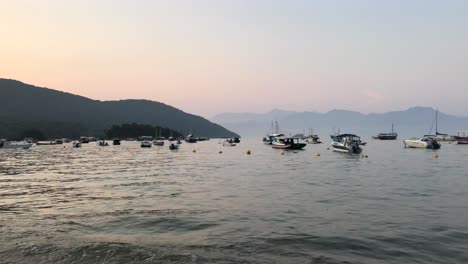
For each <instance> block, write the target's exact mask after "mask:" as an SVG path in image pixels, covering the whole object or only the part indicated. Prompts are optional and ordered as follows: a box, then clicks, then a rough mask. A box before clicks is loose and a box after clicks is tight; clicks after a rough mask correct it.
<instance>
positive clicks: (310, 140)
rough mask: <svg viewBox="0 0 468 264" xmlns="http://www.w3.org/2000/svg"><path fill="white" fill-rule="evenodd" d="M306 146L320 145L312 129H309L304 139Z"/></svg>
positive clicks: (320, 142)
mask: <svg viewBox="0 0 468 264" xmlns="http://www.w3.org/2000/svg"><path fill="white" fill-rule="evenodd" d="M304 140H305V142H307V144H322V141H320V138H319V136H318V135H315V134H314V130H313V129H312V128H310V129H309V135H308V136H307V137H305V138H304Z"/></svg>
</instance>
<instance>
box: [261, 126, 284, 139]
mask: <svg viewBox="0 0 468 264" xmlns="http://www.w3.org/2000/svg"><path fill="white" fill-rule="evenodd" d="M270 131H274V132H273V133H270V134H268V133H267V135H266V136H265V137H263V144H265V145H271V144H273V142H274V141H275V139H276V138H279V137H284V135H283V134H281V133H280V132H279V131H280V129H279V126H278V121H275V122H274V123H273V121H272V122H271V128H270Z"/></svg>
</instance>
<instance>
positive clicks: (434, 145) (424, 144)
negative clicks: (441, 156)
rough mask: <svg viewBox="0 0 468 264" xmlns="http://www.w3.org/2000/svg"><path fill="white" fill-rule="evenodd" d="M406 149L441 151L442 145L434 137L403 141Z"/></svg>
mask: <svg viewBox="0 0 468 264" xmlns="http://www.w3.org/2000/svg"><path fill="white" fill-rule="evenodd" d="M403 144H404V145H405V148H423V149H439V148H440V144H439V142H437V140H436V139H435V137H433V136H424V137H422V138H412V139H405V140H403Z"/></svg>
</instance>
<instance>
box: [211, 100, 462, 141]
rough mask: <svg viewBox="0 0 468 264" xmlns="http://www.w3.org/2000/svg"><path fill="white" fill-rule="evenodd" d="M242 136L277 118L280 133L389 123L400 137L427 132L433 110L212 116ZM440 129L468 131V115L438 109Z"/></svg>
mask: <svg viewBox="0 0 468 264" xmlns="http://www.w3.org/2000/svg"><path fill="white" fill-rule="evenodd" d="M211 120H212V121H213V122H216V123H219V124H221V125H223V126H224V127H226V128H228V129H231V130H233V131H236V132H237V133H240V134H241V135H243V136H262V135H264V134H265V133H267V132H268V131H269V130H270V127H271V122H272V120H277V121H278V123H279V126H280V128H281V130H282V132H283V133H286V134H287V135H289V134H296V133H304V132H305V133H306V134H307V133H308V129H309V128H313V129H314V132H315V133H317V134H319V135H321V136H328V135H329V134H331V133H333V132H334V131H337V130H338V128H339V129H340V131H341V132H351V133H356V134H359V135H361V136H367V137H370V136H372V135H375V134H378V133H380V132H389V131H390V130H391V126H392V123H393V124H394V126H395V132H398V133H399V134H400V135H401V136H421V135H424V134H427V133H429V131H430V129H431V127H433V130H432V133H434V130H435V125H434V124H433V123H434V120H435V109H433V108H429V107H412V108H409V109H407V110H404V111H393V112H387V113H379V114H376V113H373V114H362V113H359V112H354V111H347V110H332V111H329V112H327V113H318V112H295V111H284V110H278V109H275V110H273V111H271V112H268V113H224V114H219V115H216V116H215V117H213V118H212V119H211ZM438 127H439V129H438V130H439V132H443V133H448V134H455V132H456V131H459V130H468V117H457V116H453V115H448V114H444V113H441V112H439V119H438Z"/></svg>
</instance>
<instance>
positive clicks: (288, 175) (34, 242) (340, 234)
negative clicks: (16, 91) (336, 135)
mask: <svg viewBox="0 0 468 264" xmlns="http://www.w3.org/2000/svg"><path fill="white" fill-rule="evenodd" d="M324 141H325V144H322V145H308V146H307V147H306V150H304V151H297V152H290V151H287V152H285V153H284V154H282V151H281V150H275V149H272V148H271V147H270V146H266V145H263V144H262V143H261V141H260V139H257V138H252V139H245V140H243V141H242V142H241V143H240V144H239V145H238V146H236V147H223V146H222V145H221V144H219V143H218V141H217V140H211V141H208V142H199V143H197V144H185V143H184V144H182V146H181V149H180V150H179V151H175V152H172V151H169V150H168V148H167V144H166V146H163V147H155V146H153V147H152V148H151V149H142V148H140V146H139V145H138V143H136V142H123V144H122V145H121V146H109V147H97V146H96V145H95V144H87V145H86V144H84V145H83V147H82V148H81V149H73V148H71V146H70V145H64V146H35V147H33V148H32V149H30V150H2V151H1V152H0V259H1V261H0V262H2V263H467V262H468V253H467V252H468V225H467V224H466V223H468V210H467V209H468V208H467V201H468V192H467V191H466V190H467V189H468V181H467V180H466V179H467V177H468V175H467V166H466V160H467V158H468V151H467V149H466V147H465V146H460V145H455V144H444V145H443V146H442V148H441V149H440V150H438V151H432V150H423V149H404V148H403V145H402V142H401V140H397V141H386V142H382V141H372V140H371V141H369V143H368V144H367V146H365V147H364V154H365V155H368V158H365V157H362V156H360V155H357V156H351V155H345V154H340V153H335V152H332V151H331V150H327V147H329V143H328V140H327V139H325V140H324ZM194 149H195V150H196V152H195V153H194V152H193V150H194ZM248 149H250V150H251V151H252V154H251V155H247V154H246V150H248ZM220 150H221V151H222V154H220V153H219V151H220ZM317 153H320V154H321V155H320V156H316V154H317ZM434 153H437V154H438V155H439V157H438V158H434V156H433V155H434Z"/></svg>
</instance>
